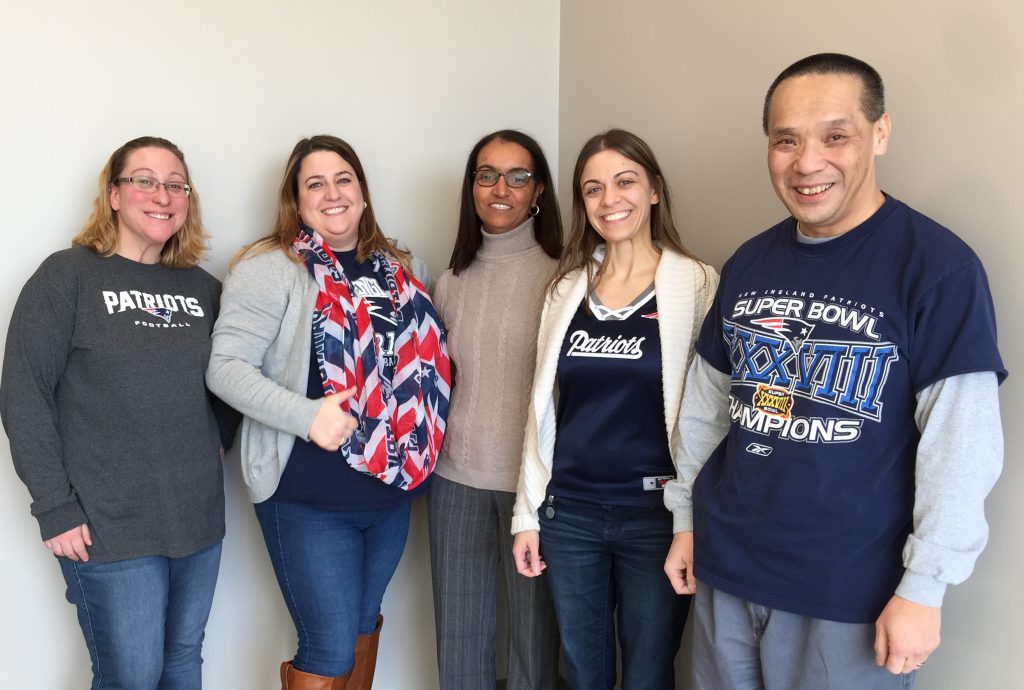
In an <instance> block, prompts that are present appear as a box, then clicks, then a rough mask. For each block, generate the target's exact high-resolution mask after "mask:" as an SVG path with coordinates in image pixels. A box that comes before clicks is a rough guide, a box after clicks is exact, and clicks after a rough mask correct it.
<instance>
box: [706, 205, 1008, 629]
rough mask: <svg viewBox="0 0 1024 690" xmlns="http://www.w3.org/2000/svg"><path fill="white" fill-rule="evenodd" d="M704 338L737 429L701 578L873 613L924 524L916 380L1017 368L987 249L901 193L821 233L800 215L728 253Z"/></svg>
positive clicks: (715, 490)
mask: <svg viewBox="0 0 1024 690" xmlns="http://www.w3.org/2000/svg"><path fill="white" fill-rule="evenodd" d="M697 352H698V354H699V355H700V356H701V357H703V358H704V359H705V360H707V361H708V362H709V363H710V364H711V365H712V366H714V367H715V368H716V369H718V370H719V371H722V372H724V373H728V374H729V375H730V376H731V377H732V383H731V388H730V397H729V414H730V417H731V420H732V423H731V427H730V430H729V434H728V436H727V437H726V439H725V440H724V441H723V442H722V444H721V445H720V446H719V447H718V448H717V449H716V450H715V452H714V453H713V454H712V456H711V457H710V459H709V460H708V462H707V463H706V465H705V466H704V468H703V469H702V471H701V473H700V474H699V476H698V478H697V480H696V482H695V485H694V496H693V501H694V530H695V540H696V542H695V548H694V553H695V564H694V565H695V573H696V576H697V578H698V579H700V580H705V581H707V582H708V583H709V584H710V585H711V586H712V587H714V588H716V589H720V590H722V591H725V592H728V593H730V594H733V595H735V596H738V597H741V598H744V599H747V600H749V601H753V602H755V603H759V604H762V605H765V606H769V607H772V608H778V609H782V610H786V611H791V612H793V613H797V614H801V615H808V616H813V617H815V618H824V619H830V620H836V621H841V622H848V623H869V622H873V621H874V620H875V619H876V618H877V616H878V615H879V613H880V612H881V610H882V608H884V606H885V604H886V603H887V602H888V600H889V599H890V598H891V597H892V596H893V594H894V592H895V589H896V586H897V585H898V583H899V581H900V579H901V577H902V575H903V564H902V555H901V554H902V549H903V546H904V543H905V541H906V538H907V535H908V534H909V532H910V531H911V528H912V518H913V514H912V513H913V507H914V489H915V486H914V467H915V458H916V449H917V442H918V439H919V433H918V429H917V427H916V425H915V422H914V410H915V408H916V398H915V395H916V394H917V393H919V392H920V391H921V390H923V389H924V388H926V387H928V386H929V385H931V384H933V383H935V382H937V381H939V380H941V379H944V378H948V377H950V376H956V375H959V374H965V373H971V372H978V371H995V372H997V373H998V374H999V376H1000V379H1001V378H1002V377H1004V376H1005V371H1004V369H1003V365H1002V361H1001V359H1000V357H999V352H998V351H997V349H996V334H995V315H994V310H993V307H992V300H991V295H990V292H989V288H988V282H987V279H986V276H985V272H984V270H983V268H982V266H981V263H980V261H979V260H978V257H977V256H976V255H975V254H974V252H972V251H971V249H970V248H969V247H968V246H967V245H966V244H964V243H963V242H962V241H961V240H960V239H959V238H957V237H956V236H955V235H954V234H953V233H951V232H949V231H948V230H946V229H945V228H942V227H941V226H939V225H937V224H936V223H934V222H933V221H931V220H929V219H928V218H926V217H924V216H922V215H921V214H919V213H917V212H915V211H913V210H912V209H910V208H909V207H908V206H906V205H905V204H903V203H901V202H899V201H896V200H895V199H892V198H891V197H886V200H885V202H884V204H883V205H882V207H881V208H880V209H879V210H878V211H877V212H876V213H875V214H874V215H873V216H872V217H871V218H870V219H868V220H867V221H866V222H864V223H863V224H862V225H860V226H858V227H857V228H854V229H853V230H851V231H849V232H847V233H845V234H844V235H842V236H840V237H838V238H836V239H834V240H831V241H829V242H826V243H822V244H803V243H800V242H798V241H797V238H796V223H795V221H794V220H793V219H792V218H790V219H788V220H786V221H784V222H782V223H780V224H779V225H777V226H775V227H773V228H771V229H770V230H768V231H766V232H764V233H762V234H761V235H758V236H757V237H755V238H753V239H752V240H750V241H749V242H747V243H746V244H744V245H743V246H742V247H741V248H740V249H739V250H738V251H737V252H736V254H735V255H734V256H733V257H732V258H731V259H730V260H729V261H728V262H727V263H726V265H725V267H724V268H723V271H722V280H721V283H720V285H719V291H718V294H717V296H716V299H715V303H714V305H713V307H712V309H711V312H710V313H709V314H708V317H707V319H706V320H705V323H704V327H703V329H702V331H701V334H700V337H699V339H698V342H697Z"/></svg>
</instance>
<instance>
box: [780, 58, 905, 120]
mask: <svg viewBox="0 0 1024 690" xmlns="http://www.w3.org/2000/svg"><path fill="white" fill-rule="evenodd" d="M805 74H849V75H852V76H855V77H859V78H860V81H861V84H863V85H864V92H863V93H862V94H861V99H860V109H861V111H862V112H863V113H864V116H865V117H866V118H867V119H868V122H878V118H880V117H882V115H884V114H885V86H884V85H883V84H882V77H881V76H880V75H879V74H878V72H877V70H875V68H874V67H872V66H871V65H869V64H868V63H866V62H864V61H863V60H858V59H857V58H855V57H850V56H849V55H843V54H842V53H818V54H817V55H810V56H808V57H805V58H804V59H802V60H797V61H796V62H794V63H793V64H792V65H790V66H789V67H787V68H786V69H784V70H782V72H780V73H779V76H777V77H775V81H773V82H772V85H771V86H769V87H768V93H767V94H765V97H764V110H763V111H762V112H761V128H762V129H763V130H764V133H765V135H767V134H768V110H769V108H770V107H771V104H772V96H773V95H774V94H775V89H777V88H778V86H779V84H781V83H782V82H784V81H786V80H787V79H790V78H792V77H801V76H803V75H805Z"/></svg>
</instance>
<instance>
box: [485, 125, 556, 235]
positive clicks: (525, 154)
mask: <svg viewBox="0 0 1024 690" xmlns="http://www.w3.org/2000/svg"><path fill="white" fill-rule="evenodd" d="M476 169H477V170H494V171H497V172H499V173H507V172H508V171H510V170H526V171H528V172H531V173H532V172H534V169H533V160H532V159H531V158H530V152H529V151H527V150H526V149H524V148H523V147H522V146H520V145H519V144H514V143H512V142H509V141H501V140H500V139H495V140H494V141H492V142H490V143H488V144H487V145H486V146H484V147H483V148H482V149H480V154H479V155H478V156H477V157H476ZM543 191H544V185H543V184H542V183H540V182H537V181H536V180H534V179H533V178H531V179H530V181H529V182H527V183H526V186H525V187H509V186H508V185H507V184H506V183H505V178H504V177H499V178H498V182H497V184H495V185H494V186H493V187H481V186H480V185H478V184H476V183H475V182H474V183H473V204H474V206H475V207H476V214H477V215H478V216H480V222H481V223H482V224H483V226H484V230H485V231H486V232H489V233H491V234H495V235H497V234H501V233H503V232H508V231H509V230H512V229H514V228H517V227H519V226H520V225H522V224H523V222H524V221H525V220H526V218H527V216H529V214H530V207H531V206H533V205H534V204H536V203H537V197H539V196H540V194H541V192H543Z"/></svg>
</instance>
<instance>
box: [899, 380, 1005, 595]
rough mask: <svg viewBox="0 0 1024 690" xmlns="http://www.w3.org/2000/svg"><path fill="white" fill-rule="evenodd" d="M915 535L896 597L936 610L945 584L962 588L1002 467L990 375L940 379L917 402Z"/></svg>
mask: <svg viewBox="0 0 1024 690" xmlns="http://www.w3.org/2000/svg"><path fill="white" fill-rule="evenodd" d="M914 421H915V423H916V424H917V427H918V429H919V430H920V432H921V440H920V442H919V443H918V447H917V461H916V462H917V464H916V469H915V476H914V479H915V483H916V490H915V494H914V531H913V533H911V535H910V536H909V537H907V542H906V546H905V547H904V549H903V563H904V565H905V566H906V572H905V573H904V575H903V579H902V581H901V582H900V584H899V586H898V587H897V588H896V594H897V595H899V596H900V597H902V598H904V599H907V600H908V601H912V602H914V603H917V604H922V605H924V606H941V605H942V597H943V594H944V593H945V591H946V586H947V585H955V584H959V583H960V582H963V581H964V580H966V579H967V577H968V576H969V575H970V574H971V570H973V569H974V562H975V560H977V558H978V555H979V554H980V553H981V551H982V549H984V548H985V543H986V542H987V541H988V523H987V522H986V521H985V497H986V496H988V493H989V491H991V490H992V487H993V486H994V485H995V482H996V479H997V478H998V477H999V473H1000V472H1001V471H1002V467H1003V429H1002V423H1001V421H1000V418H999V393H998V383H997V380H996V375H995V373H994V372H990V371H983V372H975V373H970V374H961V375H959V376H951V377H949V378H946V379H943V380H941V381H938V382H936V383H934V384H932V385H931V386H928V387H927V388H925V389H924V390H922V391H921V392H920V393H919V394H918V396H917V409H916V411H915V413H914Z"/></svg>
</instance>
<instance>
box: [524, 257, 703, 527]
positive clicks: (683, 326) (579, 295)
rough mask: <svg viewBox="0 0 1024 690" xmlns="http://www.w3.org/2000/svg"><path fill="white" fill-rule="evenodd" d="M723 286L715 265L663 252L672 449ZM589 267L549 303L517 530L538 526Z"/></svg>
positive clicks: (657, 279)
mask: <svg viewBox="0 0 1024 690" xmlns="http://www.w3.org/2000/svg"><path fill="white" fill-rule="evenodd" d="M717 289H718V273H716V272H715V269H713V268H712V267H710V266H708V265H707V264H702V263H700V262H699V261H694V260H693V259H689V258H687V257H685V256H682V255H681V254H676V253H675V252H672V251H669V250H667V249H664V250H662V253H661V260H660V261H659V262H658V268H657V270H656V271H655V274H654V292H655V295H656V296H657V299H658V335H659V336H660V338H661V380H662V389H663V391H664V397H665V400H664V402H665V433H666V434H667V435H668V442H669V448H670V449H672V450H673V451H674V449H675V447H676V444H675V441H674V437H675V436H676V435H677V434H678V433H679V429H678V418H679V403H680V402H681V401H682V399H683V383H684V382H685V379H686V370H687V369H688V368H689V365H690V361H691V360H692V359H693V344H694V342H695V341H696V340H697V335H698V334H699V333H700V326H701V323H703V321H704V316H705V315H706V314H707V312H708V309H709V308H710V307H711V302H712V300H713V299H714V297H715V291H716V290H717ZM586 292H587V275H586V271H584V270H582V269H581V270H578V271H573V272H572V273H569V274H568V275H567V276H565V277H564V278H563V279H562V280H561V281H560V282H559V284H558V286H557V287H556V288H555V291H554V293H553V294H552V293H551V292H550V291H549V293H548V296H547V299H546V300H545V301H544V311H543V312H542V314H541V321H540V331H539V332H538V334H537V369H536V372H535V373H534V377H533V391H532V393H531V394H530V410H529V414H528V416H527V420H526V438H525V439H524V441H523V462H522V466H521V467H520V470H519V488H518V492H517V495H516V503H515V507H514V508H513V511H512V513H513V516H512V533H513V534H515V533H517V532H522V531H524V530H539V529H540V523H539V522H538V520H537V509H538V508H539V507H540V505H541V503H543V502H544V495H545V491H546V490H547V486H548V482H549V481H550V479H551V461H552V457H553V455H554V449H555V426H556V425H555V373H556V371H557V369H558V356H559V353H560V351H561V349H562V341H563V340H564V339H565V333H566V331H567V330H568V329H569V323H570V322H571V321H572V317H573V315H574V314H575V313H576V310H577V309H578V308H579V306H580V303H581V302H582V301H583V299H584V297H586Z"/></svg>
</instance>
